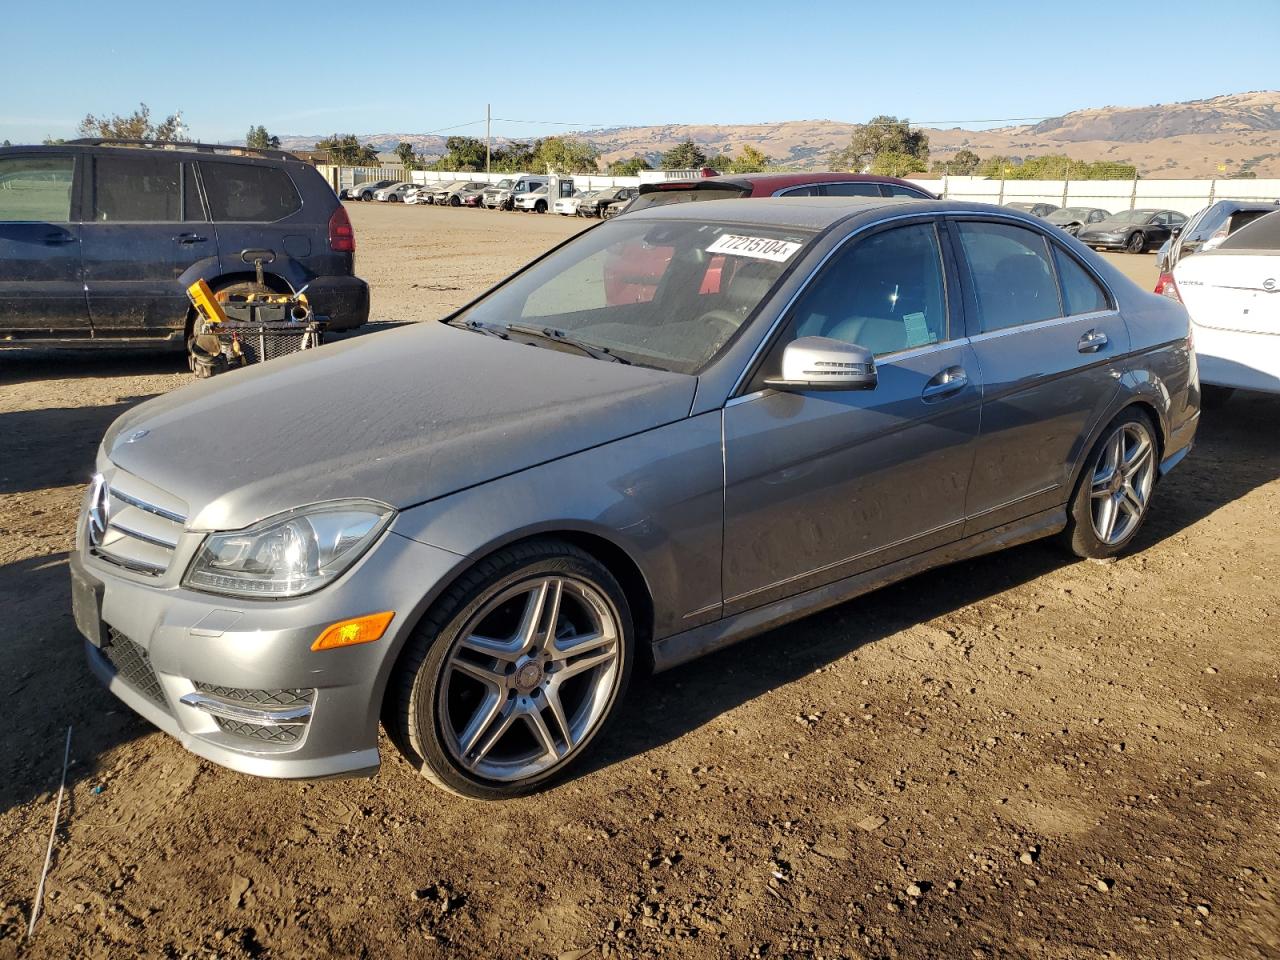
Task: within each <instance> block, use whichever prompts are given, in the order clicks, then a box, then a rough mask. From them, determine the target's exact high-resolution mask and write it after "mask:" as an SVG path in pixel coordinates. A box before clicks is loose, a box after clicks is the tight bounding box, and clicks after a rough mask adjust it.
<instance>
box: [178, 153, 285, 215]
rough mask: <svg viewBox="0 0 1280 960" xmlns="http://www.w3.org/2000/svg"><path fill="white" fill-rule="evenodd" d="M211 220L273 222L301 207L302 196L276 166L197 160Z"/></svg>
mask: <svg viewBox="0 0 1280 960" xmlns="http://www.w3.org/2000/svg"><path fill="white" fill-rule="evenodd" d="M200 173H201V175H202V176H203V177H204V192H205V195H206V196H207V197H208V198H209V212H210V214H212V216H213V219H214V220H222V221H251V222H257V223H272V222H274V221H276V220H282V219H284V218H285V217H287V216H289V214H291V213H296V212H297V211H298V210H301V209H302V198H301V197H299V196H298V189H297V187H295V186H294V185H293V181H292V180H290V179H289V175H288V174H287V173H285V172H284V171H283V170H281V169H280V168H279V167H266V166H258V165H256V164H249V163H219V162H216V161H209V160H202V161H200Z"/></svg>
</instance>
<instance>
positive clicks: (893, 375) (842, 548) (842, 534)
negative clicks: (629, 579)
mask: <svg viewBox="0 0 1280 960" xmlns="http://www.w3.org/2000/svg"><path fill="white" fill-rule="evenodd" d="M943 249H944V248H943V245H942V243H941V242H940V237H939V234H938V231H937V227H936V225H935V224H934V223H933V222H932V221H929V220H925V221H922V222H917V223H913V224H909V225H907V226H899V227H892V228H889V229H887V230H882V231H880V232H878V233H875V234H872V235H869V236H866V237H862V238H856V239H854V240H853V241H851V242H850V243H849V244H848V245H847V246H846V247H845V248H844V249H843V250H841V251H840V252H839V253H837V254H836V256H834V257H833V258H832V259H831V261H830V262H829V263H828V265H827V266H826V267H825V268H824V269H823V271H822V273H821V274H820V275H819V276H818V277H817V278H815V280H814V281H813V282H812V283H811V284H810V285H809V287H808V288H807V289H806V291H805V292H804V294H802V296H801V297H800V299H799V300H798V301H797V303H796V305H795V307H794V309H793V310H792V311H791V313H790V315H789V316H788V318H786V320H785V321H784V328H783V333H782V335H781V336H780V337H779V338H778V341H777V342H776V343H775V344H773V345H772V346H771V347H770V350H769V353H768V355H767V357H766V359H765V361H764V363H763V365H762V367H761V369H760V370H759V371H758V372H757V373H756V374H755V375H754V379H753V381H752V383H751V384H750V385H749V389H754V390H755V392H752V393H748V394H746V395H745V396H743V397H740V398H737V399H734V400H731V401H730V402H729V404H728V405H727V406H726V408H725V411H724V448H725V562H724V594H725V612H726V613H733V612H737V611H740V610H746V609H750V608H752V607H755V606H759V605H761V604H764V603H769V602H771V601H773V600H778V599H782V598H784V597H787V596H790V595H793V594H796V593H800V592H802V591H804V590H807V589H810V588H812V587H816V586H819V585H821V584H824V583H829V582H832V581H835V580H839V579H842V578H844V577H847V576H851V575H853V574H856V573H860V572H862V571H864V570H868V569H871V568H872V567H875V566H878V565H881V564H884V563H889V562H891V561H893V560H896V559H900V558H902V557H906V556H910V555H912V554H914V553H919V552H921V551H924V550H927V549H930V548H932V547H936V546H940V545H942V544H945V543H947V542H950V541H952V540H955V539H958V538H959V536H960V535H961V532H962V529H963V523H964V505H965V490H966V488H967V486H968V483H969V474H970V471H971V469H972V466H973V455H974V447H975V444H976V442H977V437H978V429H979V414H980V402H981V385H980V382H979V377H978V367H977V364H976V362H975V360H974V356H973V351H972V349H971V348H970V346H969V344H968V342H967V340H966V339H965V338H964V335H963V327H962V325H961V324H960V322H959V316H960V314H959V305H958V303H956V304H955V316H954V317H953V316H952V315H951V311H950V310H949V308H948V299H949V298H948V289H949V287H952V286H953V285H952V284H949V283H948V282H947V277H948V273H949V272H950V271H949V270H948V269H947V267H946V265H945V264H946V261H945V259H944V256H943ZM951 299H952V300H954V299H955V298H951ZM803 336H824V337H832V338H835V339H839V340H844V341H847V342H852V343H858V344H860V345H862V346H864V347H866V348H868V349H870V350H872V351H873V352H875V354H876V355H877V358H878V359H877V370H878V374H879V382H878V384H877V385H876V387H875V388H874V389H871V390H856V391H840V392H827V391H808V392H802V393H792V392H777V391H774V390H770V389H767V388H763V380H764V379H765V378H767V377H769V376H773V375H776V373H777V370H778V369H779V364H780V360H781V353H782V350H783V349H784V347H785V344H786V343H788V342H790V341H791V340H793V339H796V338H797V337H803Z"/></svg>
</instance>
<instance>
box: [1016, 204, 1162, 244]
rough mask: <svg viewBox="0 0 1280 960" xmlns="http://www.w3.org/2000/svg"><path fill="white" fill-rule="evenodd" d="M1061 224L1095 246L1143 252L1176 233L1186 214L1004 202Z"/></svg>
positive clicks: (1152, 210) (1150, 210) (1064, 228)
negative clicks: (1116, 210) (1114, 210)
mask: <svg viewBox="0 0 1280 960" xmlns="http://www.w3.org/2000/svg"><path fill="white" fill-rule="evenodd" d="M1005 206H1006V207H1008V208H1009V209H1011V210H1020V211H1021V212H1023V213H1029V214H1031V215H1032V216H1035V217H1040V218H1041V219H1042V220H1047V221H1048V222H1049V223H1052V224H1053V225H1054V226H1056V227H1061V228H1062V229H1063V230H1065V231H1066V232H1067V233H1069V234H1071V235H1072V236H1073V237H1077V238H1078V239H1079V240H1080V242H1081V243H1085V244H1088V245H1089V246H1091V247H1093V248H1094V249H1095V250H1124V251H1125V252H1127V253H1146V252H1147V251H1148V250H1150V249H1151V248H1152V247H1155V246H1159V245H1160V244H1162V243H1165V242H1166V241H1168V240H1170V238H1172V237H1176V236H1177V235H1178V233H1179V232H1180V231H1181V229H1182V227H1183V226H1184V225H1185V224H1186V222H1187V218H1186V216H1185V215H1183V214H1181V213H1179V212H1178V211H1177V210H1157V209H1147V208H1143V209H1139V210H1124V211H1122V212H1120V213H1109V212H1108V211H1106V210H1102V209H1100V208H1098V207H1058V206H1055V205H1054V204H1052V203H1030V202H1027V201H1022V200H1015V201H1012V202H1010V203H1006V204H1005Z"/></svg>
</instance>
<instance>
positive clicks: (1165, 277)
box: [1152, 273, 1182, 303]
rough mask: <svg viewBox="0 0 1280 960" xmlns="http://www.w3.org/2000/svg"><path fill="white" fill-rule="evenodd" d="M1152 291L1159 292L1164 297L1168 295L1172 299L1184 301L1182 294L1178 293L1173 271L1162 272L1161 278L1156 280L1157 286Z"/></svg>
mask: <svg viewBox="0 0 1280 960" xmlns="http://www.w3.org/2000/svg"><path fill="white" fill-rule="evenodd" d="M1152 293H1158V294H1160V295H1161V296H1162V297H1168V298H1169V299H1170V300H1177V301H1178V302H1179V303H1181V302H1182V295H1181V294H1180V293H1178V285H1177V284H1176V283H1174V280H1173V274H1172V273H1162V274H1160V279H1159V280H1157V281H1156V288H1155V290H1153V291H1152Z"/></svg>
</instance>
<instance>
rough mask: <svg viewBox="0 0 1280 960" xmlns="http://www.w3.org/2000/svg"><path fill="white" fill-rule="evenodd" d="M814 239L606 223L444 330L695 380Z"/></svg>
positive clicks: (801, 234)
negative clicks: (611, 357)
mask: <svg viewBox="0 0 1280 960" xmlns="http://www.w3.org/2000/svg"><path fill="white" fill-rule="evenodd" d="M812 237H813V233H812V232H810V231H807V230H796V229H793V228H786V229H778V228H773V227H760V226H743V225H738V224H724V223H705V222H700V221H669V222H657V223H655V222H653V221H645V220H636V219H632V218H630V217H624V218H622V219H619V220H610V221H608V222H606V223H605V224H603V225H601V226H599V227H596V228H595V229H593V230H589V231H587V232H586V233H584V234H583V235H581V236H580V237H578V238H577V239H575V240H573V241H571V242H570V243H568V244H566V245H565V246H563V247H561V248H560V249H559V250H557V251H555V252H554V253H552V254H551V255H550V256H548V257H546V258H545V259H544V260H542V261H540V262H539V263H537V264H535V265H534V266H532V267H530V268H529V269H528V270H525V271H524V272H523V273H521V274H519V275H517V276H516V277H513V278H512V279H511V280H510V281H508V282H507V283H505V284H503V285H502V286H501V287H499V288H498V289H497V290H495V291H494V292H493V293H491V294H490V295H489V296H487V297H486V298H485V299H483V300H481V301H480V302H479V303H476V304H475V305H473V306H472V307H470V308H469V309H467V310H466V311H464V312H463V313H461V314H459V315H458V316H457V317H454V318H453V319H452V320H451V321H450V322H452V323H455V324H465V323H468V322H472V323H477V324H481V325H485V326H492V327H506V326H507V325H509V324H515V325H517V326H519V325H526V326H537V327H538V328H539V329H542V328H548V329H551V330H556V331H560V332H562V333H563V334H564V335H565V337H567V338H569V339H572V340H575V341H578V342H580V343H583V344H586V345H588V346H590V347H594V348H597V349H604V350H608V351H609V352H611V353H613V354H615V355H617V356H619V357H622V358H623V359H625V360H628V361H630V362H632V363H639V364H643V365H646V366H652V367H658V368H660V369H663V370H671V371H675V372H677V373H696V372H697V371H698V370H700V369H701V368H702V367H703V366H705V365H706V364H707V363H708V362H709V361H710V360H711V359H712V358H713V357H715V356H716V354H717V353H719V352H720V350H721V349H722V348H723V347H724V345H725V344H726V343H728V342H729V340H730V338H732V337H733V335H734V334H735V333H737V332H738V330H739V329H740V328H741V326H742V325H743V323H745V322H746V320H747V318H748V317H750V316H751V314H752V312H753V311H754V310H755V308H756V307H757V306H758V305H759V304H760V302H761V301H762V300H764V298H765V296H766V295H767V294H768V293H769V291H770V289H772V287H773V285H774V284H775V283H776V282H777V280H778V279H779V278H780V277H781V276H782V274H783V272H784V271H785V270H786V269H787V268H788V267H789V266H790V265H791V264H793V263H795V262H796V261H798V260H799V259H800V257H801V256H802V250H803V248H804V246H805V245H806V244H807V243H808V242H809V240H810V239H811V238H812ZM513 336H515V337H516V338H517V339H519V335H518V334H513Z"/></svg>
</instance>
